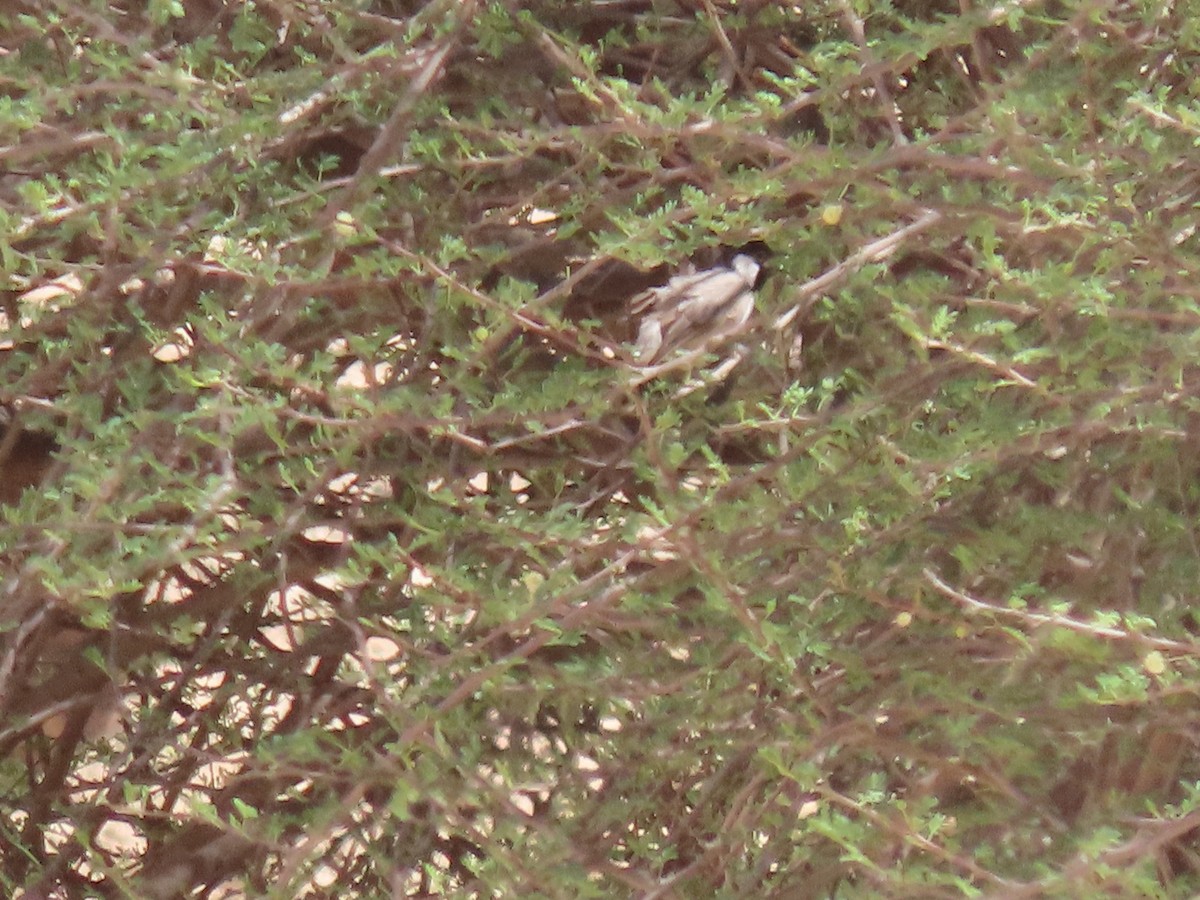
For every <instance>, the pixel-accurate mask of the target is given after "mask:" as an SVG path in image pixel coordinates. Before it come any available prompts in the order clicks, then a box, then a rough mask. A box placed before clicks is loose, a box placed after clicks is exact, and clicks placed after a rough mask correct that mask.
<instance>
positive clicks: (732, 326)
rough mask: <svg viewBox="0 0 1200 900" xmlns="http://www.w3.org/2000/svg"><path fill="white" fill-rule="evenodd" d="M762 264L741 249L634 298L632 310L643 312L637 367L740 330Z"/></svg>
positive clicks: (696, 350)
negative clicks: (725, 259) (723, 262)
mask: <svg viewBox="0 0 1200 900" xmlns="http://www.w3.org/2000/svg"><path fill="white" fill-rule="evenodd" d="M761 270H762V267H761V266H760V264H759V262H758V261H757V260H756V259H754V258H753V257H752V256H748V255H747V254H744V253H739V254H737V255H736V256H734V257H733V259H731V260H730V261H729V264H728V265H719V266H713V267H712V268H710V269H704V270H703V271H700V272H695V273H690V274H685V275H675V276H674V277H672V278H671V279H670V280H669V281H668V282H667V283H666V284H664V285H661V286H659V287H653V288H650V289H649V290H646V291H644V292H642V293H641V294H639V295H638V296H636V297H634V298H633V300H632V301H631V303H630V311H631V312H632V313H633V314H634V315H640V316H642V319H641V323H640V325H639V327H638V335H637V340H636V342H635V344H634V347H633V356H634V359H635V360H636V362H637V365H638V366H639V367H643V368H644V367H652V366H654V367H656V366H658V365H659V364H662V363H664V361H666V360H668V359H669V358H672V357H674V356H675V355H677V353H679V352H684V353H685V355H686V356H689V357H690V356H692V355H697V356H698V355H699V354H701V353H704V352H706V351H707V350H710V349H712V348H713V347H715V346H717V345H718V344H719V343H721V342H723V341H725V340H726V339H728V338H730V337H732V336H734V335H736V334H738V333H739V332H741V331H742V330H743V329H744V328H745V327H746V323H747V322H748V321H749V320H750V316H751V314H752V313H753V312H754V285H755V283H756V282H757V280H758V276H759V273H760V272H761Z"/></svg>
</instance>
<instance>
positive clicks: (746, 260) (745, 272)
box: [729, 253, 762, 287]
mask: <svg viewBox="0 0 1200 900" xmlns="http://www.w3.org/2000/svg"><path fill="white" fill-rule="evenodd" d="M729 268H731V269H733V271H735V272H737V273H738V274H739V275H741V276H742V280H744V281H745V282H746V287H754V282H756V281H757V280H758V273H759V272H761V271H762V266H761V265H759V263H758V260H756V259H755V258H754V257H753V256H747V255H746V254H745V253H739V254H738V255H737V256H735V257H734V258H733V260H732V262H730V263H729Z"/></svg>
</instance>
